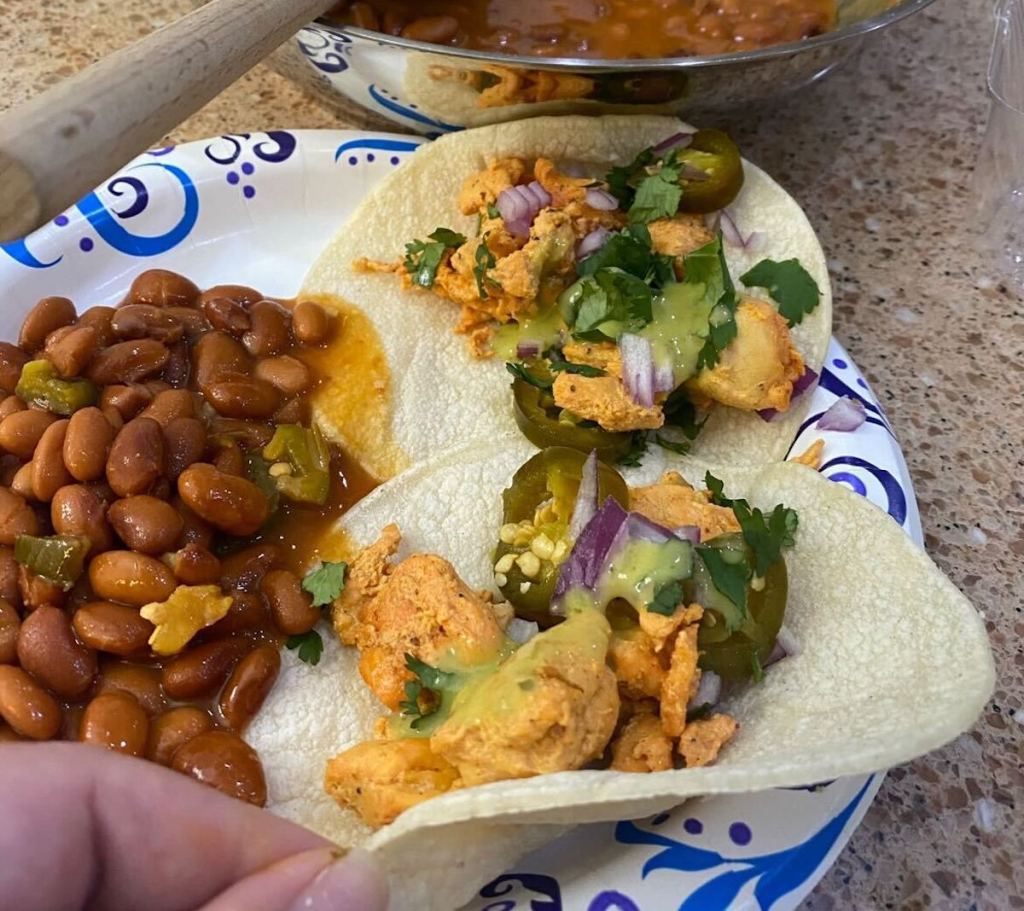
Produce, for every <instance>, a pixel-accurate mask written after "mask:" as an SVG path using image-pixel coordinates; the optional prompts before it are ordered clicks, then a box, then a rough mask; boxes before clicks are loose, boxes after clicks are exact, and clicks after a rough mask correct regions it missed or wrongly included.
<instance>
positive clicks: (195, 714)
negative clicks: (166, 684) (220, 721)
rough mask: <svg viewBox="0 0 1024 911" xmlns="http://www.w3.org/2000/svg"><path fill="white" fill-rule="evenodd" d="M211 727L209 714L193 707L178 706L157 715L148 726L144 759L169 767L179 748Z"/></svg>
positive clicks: (211, 720) (211, 721)
mask: <svg viewBox="0 0 1024 911" xmlns="http://www.w3.org/2000/svg"><path fill="white" fill-rule="evenodd" d="M212 727H213V719H212V718H211V717H210V714H209V712H204V711H203V710H202V709H198V708H196V707H195V706H194V705H180V706H178V707H177V708H173V709H168V710H167V711H166V712H162V713H161V714H159V715H157V716H156V718H154V719H153V720H152V722H151V723H150V725H149V739H148V741H147V742H146V758H147V759H150V760H152V761H153V762H157V763H159V764H160V765H163V766H169V765H170V764H171V759H172V758H173V757H174V754H175V752H176V751H177V749H178V748H179V747H181V746H184V745H185V744H186V743H188V742H189V741H190V740H191V739H192V738H193V737H197V736H198V735H199V734H202V733H204V732H205V731H209V730H210V729H211V728H212Z"/></svg>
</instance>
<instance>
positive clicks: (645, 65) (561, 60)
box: [316, 0, 934, 72]
mask: <svg viewBox="0 0 1024 911" xmlns="http://www.w3.org/2000/svg"><path fill="white" fill-rule="evenodd" d="M933 2H934V0H904V2H902V3H899V4H897V5H896V6H893V7H890V8H889V9H887V10H884V11H883V12H881V13H878V14H876V15H874V16H869V17H868V18H867V19H860V20H858V21H857V22H853V23H850V24H849V25H847V26H844V27H843V28H841V29H834V30H833V31H831V32H825V33H824V34H822V35H816V36H815V37H813V38H804V39H803V40H801V41H791V42H789V43H787V44H775V45H771V46H770V47H763V48H758V49H756V50H749V51H730V52H729V53H727V54H709V55H707V56H696V57H652V58H650V59H634V58H623V59H596V58H593V57H531V56H523V55H518V54H502V53H497V52H495V51H480V50H473V49H471V48H463V47H450V46H449V45H445V44H428V43H427V42H425V41H411V40H410V39H408V38H399V37H396V36H394V35H385V34H383V33H381V32H373V31H369V30H368V29H362V28H355V27H352V26H339V25H337V24H335V23H331V22H325V21H322V20H320V19H318V20H316V26H317V27H318V28H323V29H326V30H327V31H329V32H331V33H332V34H338V35H354V36H356V37H358V38H365V39H367V40H369V41H374V42H376V43H377V44H380V45H388V46H392V47H399V48H403V49H405V50H409V51H421V52H423V53H427V54H437V55H441V56H448V57H461V58H464V59H467V60H478V61H482V62H487V63H496V64H499V65H501V64H505V65H521V66H527V67H530V68H531V69H541V70H543V69H573V70H580V69H582V70H593V71H597V72H609V71H611V72H618V71H621V70H667V69H699V68H701V67H710V66H721V65H724V64H732V63H753V62H757V61H760V60H771V59H774V58H776V57H786V56H790V55H793V54H798V53H800V52H801V51H805V50H809V49H811V48H816V47H827V46H829V45H832V44H838V43H839V42H842V41H845V40H847V39H848V38H855V37H858V36H860V35H866V34H868V33H869V32H874V31H877V30H878V29H883V28H886V27H887V26H890V25H892V24H893V23H895V22H899V21H900V20H901V19H905V18H906V17H907V16H910V15H912V14H913V13H916V12H918V11H920V10H922V9H924V8H925V7H926V6H928V5H929V4H931V3H933Z"/></svg>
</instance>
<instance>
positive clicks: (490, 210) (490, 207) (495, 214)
mask: <svg viewBox="0 0 1024 911" xmlns="http://www.w3.org/2000/svg"><path fill="white" fill-rule="evenodd" d="M487 217H488V218H501V212H499V211H498V207H497V206H496V205H495V204H494V203H493V202H491V203H488V204H487Z"/></svg>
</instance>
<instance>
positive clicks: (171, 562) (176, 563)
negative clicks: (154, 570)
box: [164, 544, 221, 585]
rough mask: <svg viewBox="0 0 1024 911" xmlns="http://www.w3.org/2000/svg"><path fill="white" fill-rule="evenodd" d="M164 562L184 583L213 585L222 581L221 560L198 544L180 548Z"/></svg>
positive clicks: (167, 556) (165, 558) (168, 555)
mask: <svg viewBox="0 0 1024 911" xmlns="http://www.w3.org/2000/svg"><path fill="white" fill-rule="evenodd" d="M164 562H166V563H167V565H168V566H170V568H171V572H173V573H174V575H175V577H176V578H177V579H178V580H179V581H180V582H181V583H182V584H184V585H212V584H214V583H215V582H220V575H221V566H220V560H219V559H217V557H215V556H214V555H213V554H212V553H210V551H208V550H207V549H206V548H205V547H201V546H200V545H198V544H186V545H185V546H184V547H182V548H181V549H180V550H177V551H175V552H174V553H171V554H167V555H166V556H165V557H164Z"/></svg>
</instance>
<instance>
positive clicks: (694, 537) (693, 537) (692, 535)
mask: <svg viewBox="0 0 1024 911" xmlns="http://www.w3.org/2000/svg"><path fill="white" fill-rule="evenodd" d="M672 534H674V535H675V536H676V537H677V538H682V539H683V540H684V541H689V542H690V543H691V544H700V528H699V527H698V526H696V525H680V526H679V527H678V528H676V529H673V531H672Z"/></svg>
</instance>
